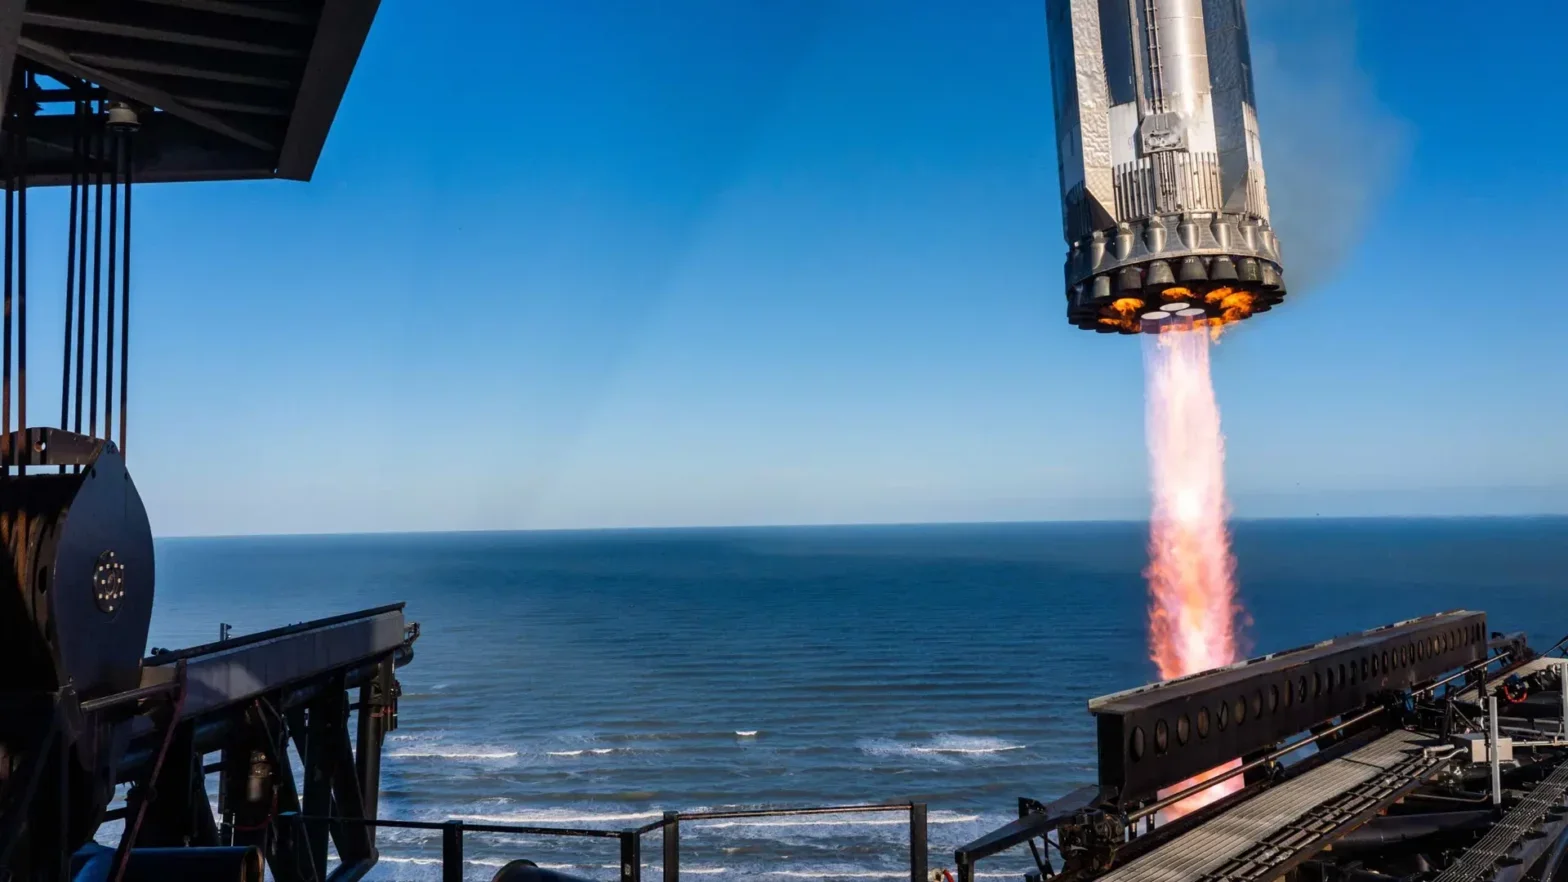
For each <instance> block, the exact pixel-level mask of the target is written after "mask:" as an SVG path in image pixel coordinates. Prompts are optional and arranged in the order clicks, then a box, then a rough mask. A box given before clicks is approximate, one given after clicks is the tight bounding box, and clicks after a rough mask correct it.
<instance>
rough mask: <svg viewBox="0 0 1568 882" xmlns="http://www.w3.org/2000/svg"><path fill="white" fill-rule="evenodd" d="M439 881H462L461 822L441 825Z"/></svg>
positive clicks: (448, 822)
mask: <svg viewBox="0 0 1568 882" xmlns="http://www.w3.org/2000/svg"><path fill="white" fill-rule="evenodd" d="M441 882H463V822H462V821H447V822H446V823H445V824H442V825H441Z"/></svg>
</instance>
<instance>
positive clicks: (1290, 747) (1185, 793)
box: [1127, 707, 1384, 824]
mask: <svg viewBox="0 0 1568 882" xmlns="http://www.w3.org/2000/svg"><path fill="white" fill-rule="evenodd" d="M1383 710H1384V709H1383V708H1381V707H1375V708H1373V709H1371V710H1369V711H1366V712H1365V713H1362V714H1357V715H1356V716H1354V717H1351V718H1350V719H1348V720H1346V721H1344V722H1343V723H1340V724H1339V725H1337V726H1335V727H1333V728H1331V729H1324V730H1323V731H1322V732H1319V733H1317V734H1315V735H1311V736H1308V737H1306V738H1303V739H1301V740H1300V741H1297V742H1295V743H1293V744H1287V745H1285V746H1284V747H1281V748H1280V749H1279V750H1276V751H1274V752H1273V753H1270V754H1268V755H1266V756H1261V757H1258V758H1257V759H1255V760H1253V761H1252V762H1250V763H1243V764H1242V765H1240V766H1237V767H1236V768H1234V769H1231V770H1230V771H1228V772H1226V773H1224V774H1223V775H1216V776H1215V777H1213V778H1210V779H1209V780H1207V781H1204V782H1202V783H1199V784H1194V785H1193V786H1191V787H1188V788H1186V789H1185V790H1181V791H1178V792H1176V793H1173V794H1171V795H1170V796H1167V797H1165V798H1164V799H1161V800H1159V801H1157V802H1154V803H1151V804H1149V805H1146V806H1144V807H1143V808H1141V809H1138V810H1137V811H1135V812H1133V813H1132V814H1130V815H1128V816H1127V822H1128V823H1129V824H1131V823H1132V822H1133V821H1136V820H1138V819H1140V818H1143V817H1146V816H1148V815H1152V814H1154V813H1156V812H1158V811H1161V810H1163V809H1166V808H1168V807H1170V806H1173V805H1175V804H1176V803H1178V802H1181V801H1182V800H1184V799H1186V798H1187V797H1189V796H1192V795H1193V794H1196V793H1202V792H1203V791H1205V790H1207V789H1209V788H1210V787H1213V786H1214V785H1216V784H1219V783H1222V782H1224V781H1229V780H1230V779H1232V778H1234V777H1236V776H1237V775H1240V774H1243V773H1245V772H1246V771H1248V770H1249V769H1255V768H1257V767H1258V766H1261V765H1264V764H1266V763H1270V762H1273V761H1274V760H1276V759H1279V758H1280V757H1282V756H1285V755H1286V754H1289V753H1294V752H1296V751H1298V750H1300V749H1301V748H1303V747H1306V746H1307V745H1308V744H1314V743H1316V742H1317V741H1318V740H1319V739H1321V738H1327V737H1328V736H1330V735H1333V734H1336V733H1338V732H1342V731H1344V730H1345V729H1347V728H1349V727H1350V726H1353V725H1355V724H1356V723H1359V722H1361V721H1363V720H1369V719H1371V718H1372V717H1375V716H1377V715H1378V714H1380V713H1382V712H1383Z"/></svg>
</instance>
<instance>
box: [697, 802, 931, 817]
mask: <svg viewBox="0 0 1568 882" xmlns="http://www.w3.org/2000/svg"><path fill="white" fill-rule="evenodd" d="M914 805H915V804H914V803H910V802H894V803H882V804H875V805H867V804H862V805H836V806H831V805H830V806H822V807H820V808H788V809H751V810H743V811H734V812H681V813H680V816H681V820H683V821H716V820H730V819H732V818H777V817H789V816H791V815H845V814H857V813H863V812H890V811H908V810H909V809H911V808H913V807H914Z"/></svg>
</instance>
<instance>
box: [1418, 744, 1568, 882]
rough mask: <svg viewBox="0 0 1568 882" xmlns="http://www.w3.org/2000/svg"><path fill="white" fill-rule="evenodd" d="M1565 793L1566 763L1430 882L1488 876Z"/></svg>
mask: <svg viewBox="0 0 1568 882" xmlns="http://www.w3.org/2000/svg"><path fill="white" fill-rule="evenodd" d="M1565 792H1568V763H1564V764H1562V765H1561V766H1558V767H1557V771H1555V772H1553V773H1552V774H1551V775H1549V776H1548V777H1547V778H1546V780H1545V781H1542V782H1541V783H1540V784H1538V785H1536V788H1535V789H1534V790H1532V791H1530V795H1529V796H1526V797H1525V798H1524V799H1521V800H1520V801H1519V804H1518V805H1516V806H1514V807H1513V809H1512V810H1510V811H1509V812H1508V814H1507V815H1504V816H1503V819H1502V820H1501V821H1499V822H1498V823H1497V825H1496V826H1495V827H1493V828H1492V829H1491V830H1490V831H1489V832H1488V833H1487V834H1486V835H1485V836H1483V837H1481V841H1480V842H1477V843H1476V844H1475V847H1474V848H1471V849H1470V850H1469V851H1467V852H1465V853H1464V856H1463V857H1461V858H1460V859H1459V860H1457V861H1454V863H1453V864H1452V865H1451V866H1449V868H1448V869H1446V870H1444V871H1443V872H1442V873H1441V874H1440V875H1439V876H1438V877H1437V879H1436V880H1434V882H1473V880H1475V879H1480V878H1482V877H1483V876H1484V875H1486V874H1488V873H1490V872H1491V870H1492V869H1493V868H1494V867H1495V866H1496V865H1497V862H1498V861H1500V860H1502V859H1503V857H1504V856H1505V855H1507V854H1508V852H1509V851H1510V850H1511V849H1512V848H1513V847H1514V845H1515V843H1517V842H1518V841H1519V840H1520V839H1522V838H1523V837H1524V835H1525V834H1526V833H1528V832H1530V830H1531V828H1533V827H1534V826H1535V825H1536V824H1537V823H1539V822H1540V820H1541V819H1542V818H1544V817H1546V815H1547V813H1548V812H1550V811H1551V810H1552V807H1553V806H1556V805H1558V804H1560V803H1561V802H1562V799H1563V794H1564V793H1565Z"/></svg>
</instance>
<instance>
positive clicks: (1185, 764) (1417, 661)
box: [1089, 611, 1487, 805]
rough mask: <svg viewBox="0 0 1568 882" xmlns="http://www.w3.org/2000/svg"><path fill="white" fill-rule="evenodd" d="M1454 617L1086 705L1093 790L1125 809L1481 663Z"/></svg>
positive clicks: (1459, 617) (1477, 648)
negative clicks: (1091, 728)
mask: <svg viewBox="0 0 1568 882" xmlns="http://www.w3.org/2000/svg"><path fill="white" fill-rule="evenodd" d="M1486 653H1487V639H1486V616H1485V614H1483V613H1476V612H1467V611H1457V612H1449V613H1441V614H1438V615H1435V616H1427V617H1424V618H1420V619H1412V620H1410V621H1406V622H1399V623H1396V624H1394V625H1389V626H1387V627H1384V628H1378V629H1376V630H1373V631H1366V632H1363V633H1360V634H1351V635H1347V636H1345V637H1339V638H1335V639H1333V640H1327V641H1324V642H1322V643H1318V644H1314V645H1312V646H1307V647H1302V648H1299V649H1293V650H1289V651H1286V652H1280V653H1275V654H1273V655H1268V656H1264V657H1262V658H1257V659H1252V660H1250V661H1246V662H1242V663H1240V664H1236V665H1232V666H1230V667H1227V668H1221V669H1218V670H1215V671H1209V672H1206V673H1202V674H1195V675H1193V676H1191V677H1184V678H1181V679H1177V680H1171V681H1167V682H1164V683H1157V684H1154V685H1152V686H1145V687H1142V688H1140V689H1133V690H1129V691H1126V692H1120V693H1117V694H1115V695H1109V696H1105V697H1102V698H1097V699H1094V700H1093V701H1091V702H1089V710H1090V712H1091V713H1093V714H1094V715H1095V716H1096V718H1097V720H1098V729H1099V736H1098V740H1099V769H1100V785H1101V786H1102V787H1103V788H1104V789H1105V792H1106V794H1107V798H1109V799H1112V800H1114V801H1115V802H1117V803H1118V804H1121V805H1127V804H1130V803H1132V802H1138V801H1141V800H1144V799H1147V798H1150V797H1153V796H1154V795H1155V794H1156V793H1157V792H1158V791H1159V790H1160V789H1161V788H1166V787H1170V786H1172V785H1175V784H1177V783H1179V782H1181V781H1185V780H1187V779H1189V778H1192V777H1193V776H1194V775H1197V774H1199V773H1202V772H1206V771H1208V770H1210V769H1214V768H1216V767H1218V766H1220V765H1223V764H1225V763H1227V762H1230V761H1232V760H1236V759H1239V758H1241V757H1244V756H1247V755H1248V754H1252V753H1255V752H1257V751H1259V750H1262V749H1265V748H1268V747H1270V746H1272V745H1274V744H1276V743H1278V742H1279V741H1282V740H1283V739H1285V738H1287V737H1289V736H1291V735H1294V734H1297V733H1299V732H1304V731H1307V730H1308V729H1310V728H1311V727H1313V726H1315V725H1317V724H1320V723H1323V722H1325V721H1328V720H1332V719H1334V718H1336V717H1340V716H1342V715H1348V714H1351V713H1352V712H1354V711H1358V710H1360V709H1363V708H1365V707H1366V706H1367V704H1368V703H1369V702H1373V701H1376V700H1377V699H1378V697H1379V696H1382V695H1385V694H1388V693H1391V692H1396V691H1400V690H1408V689H1410V688H1411V687H1413V686H1415V685H1417V684H1418V683H1425V682H1428V681H1430V680H1432V679H1435V678H1436V677H1437V676H1438V675H1440V674H1443V673H1445V672H1448V671H1451V670H1454V669H1456V668H1460V667H1463V666H1465V665H1467V664H1470V663H1473V662H1476V661H1479V660H1480V659H1482V658H1484V657H1486Z"/></svg>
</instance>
